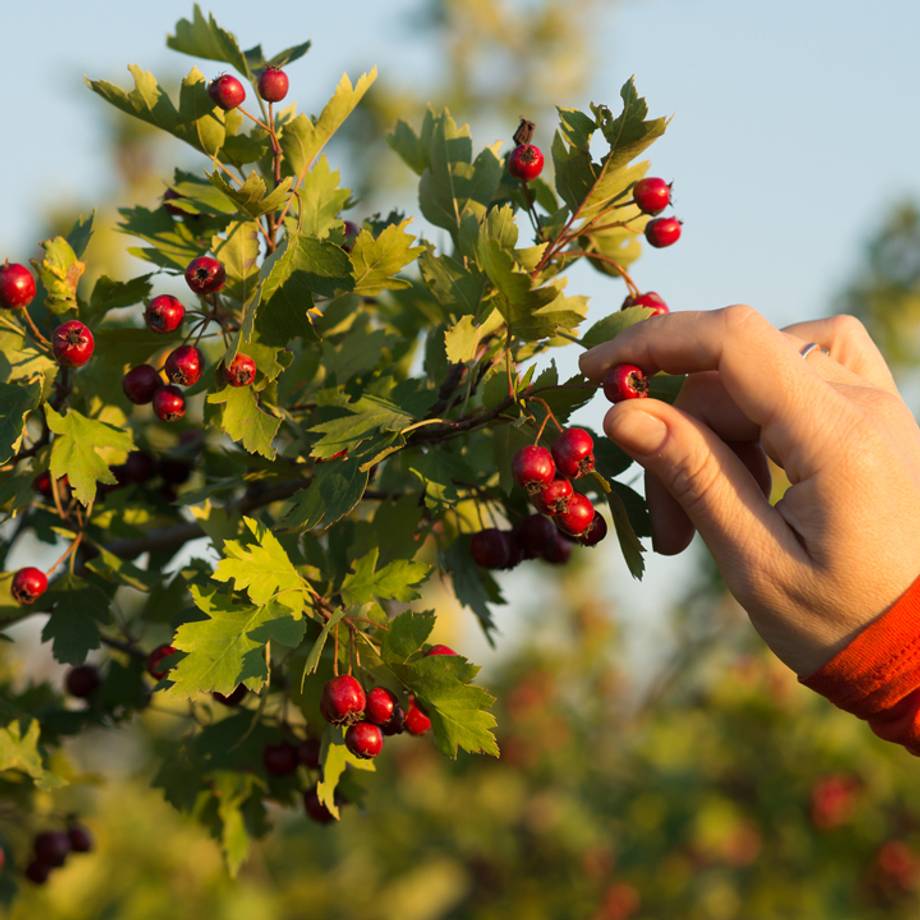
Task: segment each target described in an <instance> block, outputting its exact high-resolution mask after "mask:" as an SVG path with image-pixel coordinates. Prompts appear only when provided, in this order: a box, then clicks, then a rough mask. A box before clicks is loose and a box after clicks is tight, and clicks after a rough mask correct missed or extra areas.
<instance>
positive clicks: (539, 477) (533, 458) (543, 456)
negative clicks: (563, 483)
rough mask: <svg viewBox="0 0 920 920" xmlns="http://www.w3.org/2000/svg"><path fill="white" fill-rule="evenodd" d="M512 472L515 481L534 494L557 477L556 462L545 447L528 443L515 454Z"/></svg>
mask: <svg viewBox="0 0 920 920" xmlns="http://www.w3.org/2000/svg"><path fill="white" fill-rule="evenodd" d="M511 473H512V475H513V476H514V480H515V482H517V484H518V485H519V486H521V487H522V488H524V489H526V490H527V492H529V493H530V494H531V495H533V494H535V493H537V492H539V491H540V490H541V489H542V488H543V486H545V485H547V484H548V483H550V482H552V481H553V479H555V477H556V463H555V461H554V460H553V455H552V454H551V453H550V452H549V451H548V450H547V449H546V448H545V447H538V446H537V445H536V444H528V445H527V446H526V447H522V448H521V449H520V450H519V451H518V452H517V453H516V454H515V455H514V459H513V460H512V461H511Z"/></svg>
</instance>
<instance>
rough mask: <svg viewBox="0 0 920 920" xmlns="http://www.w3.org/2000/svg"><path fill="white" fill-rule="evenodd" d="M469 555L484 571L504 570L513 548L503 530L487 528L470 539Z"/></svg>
mask: <svg viewBox="0 0 920 920" xmlns="http://www.w3.org/2000/svg"><path fill="white" fill-rule="evenodd" d="M470 555H471V556H472V557H473V561H474V562H475V563H476V565H480V566H482V567H483V568H484V569H506V568H508V566H509V564H510V563H511V561H512V558H513V547H512V546H511V541H510V540H509V539H508V535H507V534H506V533H505V532H504V531H503V530H499V529H498V528H497V527H488V528H486V529H485V530H480V531H479V532H478V533H474V534H473V536H472V537H471V538H470Z"/></svg>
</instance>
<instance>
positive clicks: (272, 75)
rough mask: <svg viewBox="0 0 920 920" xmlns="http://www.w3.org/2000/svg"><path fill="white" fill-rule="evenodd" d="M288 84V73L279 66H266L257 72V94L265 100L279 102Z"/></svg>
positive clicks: (286, 91)
mask: <svg viewBox="0 0 920 920" xmlns="http://www.w3.org/2000/svg"><path fill="white" fill-rule="evenodd" d="M289 86H290V81H289V80H288V75H287V74H286V73H285V72H284V71H283V70H281V69H280V68H279V67H266V68H265V70H263V71H262V73H261V74H259V95H260V96H261V97H262V98H263V99H264V100H265V101H266V102H281V100H282V99H284V97H285V96H286V95H287V94H288V87H289Z"/></svg>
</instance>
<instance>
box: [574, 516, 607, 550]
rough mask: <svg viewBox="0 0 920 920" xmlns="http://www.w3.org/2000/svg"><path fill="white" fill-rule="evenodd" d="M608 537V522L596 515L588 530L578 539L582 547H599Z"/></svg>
mask: <svg viewBox="0 0 920 920" xmlns="http://www.w3.org/2000/svg"><path fill="white" fill-rule="evenodd" d="M606 536H607V522H606V521H605V520H604V518H603V517H602V516H601V515H600V514H596V513H595V515H594V517H593V518H592V519H591V523H590V524H589V525H588V527H587V529H586V530H585V531H584V533H582V535H581V536H580V537H579V538H578V542H579V543H580V544H581V545H582V546H597V544H598V543H600V542H601V540H603V539H604V537H606Z"/></svg>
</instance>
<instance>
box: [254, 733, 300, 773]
mask: <svg viewBox="0 0 920 920" xmlns="http://www.w3.org/2000/svg"><path fill="white" fill-rule="evenodd" d="M299 762H300V757H299V756H298V754H297V748H295V747H294V745H293V744H290V743H289V742H287V741H281V742H279V743H278V744H266V745H265V747H264V748H263V749H262V764H263V765H264V767H265V772H266V773H268V774H269V775H270V776H288V775H289V774H291V773H293V772H294V771H295V770H296V769H297V764H298V763H299Z"/></svg>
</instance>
